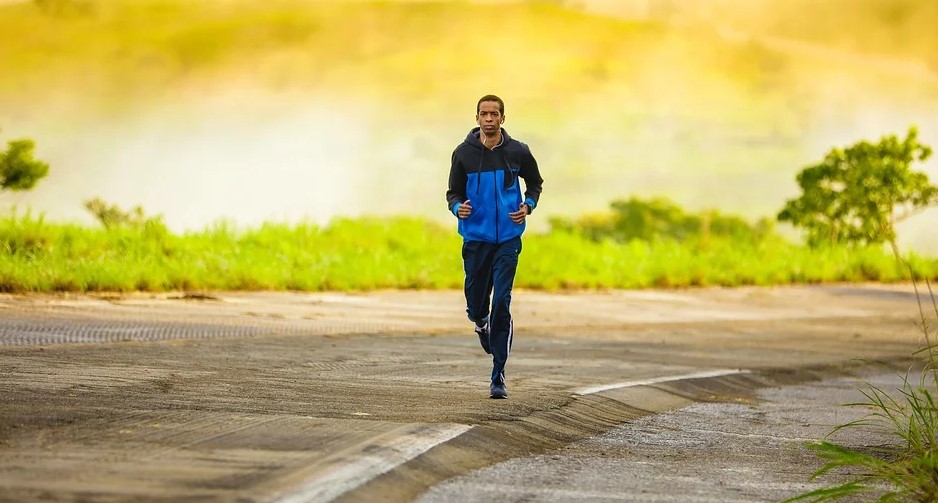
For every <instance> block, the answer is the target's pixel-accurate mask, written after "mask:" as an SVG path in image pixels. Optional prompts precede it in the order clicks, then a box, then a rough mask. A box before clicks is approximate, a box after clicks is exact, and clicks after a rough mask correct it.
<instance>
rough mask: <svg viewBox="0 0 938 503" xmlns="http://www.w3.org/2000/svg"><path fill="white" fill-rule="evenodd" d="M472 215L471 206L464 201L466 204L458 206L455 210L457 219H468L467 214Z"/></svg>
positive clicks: (467, 201)
mask: <svg viewBox="0 0 938 503" xmlns="http://www.w3.org/2000/svg"><path fill="white" fill-rule="evenodd" d="M470 213H472V206H470V205H469V200H468V199H466V202H464V203H462V204H460V205H459V208H456V216H457V217H459V218H469V214H470Z"/></svg>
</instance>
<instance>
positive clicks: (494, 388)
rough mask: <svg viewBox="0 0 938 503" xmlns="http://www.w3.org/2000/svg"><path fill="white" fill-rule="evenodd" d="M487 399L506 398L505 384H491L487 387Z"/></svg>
mask: <svg viewBox="0 0 938 503" xmlns="http://www.w3.org/2000/svg"><path fill="white" fill-rule="evenodd" d="M489 398H508V391H507V390H506V389H505V383H497V382H493V383H492V385H491V386H489Z"/></svg>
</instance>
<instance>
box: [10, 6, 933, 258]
mask: <svg viewBox="0 0 938 503" xmlns="http://www.w3.org/2000/svg"><path fill="white" fill-rule="evenodd" d="M936 23H938V2H931V1H926V0H922V1H913V0H820V1H809V0H777V1H770V0H722V1H721V0H683V1H678V0H634V1H629V0H617V1H612V0H606V1H601V0H600V1H589V0H571V1H559V0H557V1H543V2H524V1H512V2H509V1H504V2H499V1H475V2H472V1H437V2H431V1H374V2H365V1H346V2H328V1H315V2H313V1H301V0H272V1H270V0H268V1H259V0H257V1H248V0H214V1H213V0H205V1H196V0H108V1H105V0H42V1H28V2H17V1H12V2H11V1H8V0H7V1H0V129H2V132H0V140H4V141H5V140H8V139H13V138H20V137H30V138H33V139H35V140H36V142H37V156H38V157H40V158H41V159H43V160H46V161H48V162H49V163H50V164H51V171H50V175H49V177H48V178H47V179H45V180H43V181H42V182H40V184H39V185H38V186H37V188H36V189H34V190H33V191H31V192H26V193H4V194H0V208H7V207H10V206H12V205H17V206H18V207H19V208H21V209H24V208H27V207H29V208H32V209H33V210H34V211H41V212H44V213H45V214H46V215H47V217H48V218H50V219H56V220H75V221H80V222H89V223H90V222H92V218H91V216H90V215H88V214H87V213H86V212H85V210H84V209H83V207H82V202H83V201H85V200H87V199H90V198H92V197H101V198H102V199H104V200H106V201H109V202H115V203H118V204H121V205H122V206H127V207H130V206H134V205H137V204H140V205H142V206H143V207H144V208H145V209H146V210H147V212H148V213H154V214H155V213H161V214H163V215H164V216H165V218H166V222H167V224H169V226H170V227H171V228H173V229H178V230H183V229H194V228H201V227H204V226H205V225H207V224H209V223H211V222H214V221H217V220H219V219H227V220H230V221H233V222H235V223H236V224H238V225H245V226H248V225H255V224H258V223H260V222H262V221H270V220H274V221H286V222H294V221H298V220H311V221H316V222H324V221H327V220H329V219H330V218H332V217H334V216H338V215H343V216H356V215H364V214H378V215H390V214H393V215H402V214H403V215H415V216H425V217H427V218H430V219H435V220H441V221H447V220H448V219H451V218H452V217H451V216H450V215H449V214H448V213H447V210H446V205H445V202H444V198H443V193H444V191H445V190H446V180H447V174H448V170H449V160H450V154H451V152H452V150H453V148H454V147H455V146H456V145H457V144H458V143H459V142H460V141H461V140H462V138H463V137H464V136H465V134H466V132H467V131H468V130H469V129H470V128H471V127H472V126H473V125H474V119H473V116H474V112H475V104H476V100H477V99H478V98H479V97H480V96H482V95H483V94H487V93H495V94H498V95H500V96H501V97H502V98H504V100H505V101H506V116H507V121H506V124H505V128H506V129H507V131H508V132H509V133H510V134H511V135H512V136H514V137H517V138H519V139H521V140H523V141H525V142H526V143H528V144H529V145H530V146H531V148H532V150H533V152H534V154H535V156H536V157H537V158H538V161H539V162H540V164H541V171H542V174H543V175H544V178H545V180H546V181H545V186H544V198H543V201H542V204H541V206H540V207H539V209H538V210H539V211H538V216H539V217H543V216H549V215H566V216H575V215H582V214H585V213H591V212H596V211H601V210H603V209H605V208H606V207H607V206H608V203H609V202H610V201H611V200H613V199H615V198H622V197H628V196H630V195H637V196H639V197H652V196H665V197H669V198H671V199H673V200H674V201H675V202H677V203H678V204H680V205H682V206H685V207H687V208H689V209H691V210H697V209H707V208H716V209H720V210H721V211H725V212H730V213H737V214H741V215H745V216H747V217H749V218H752V219H755V218H758V217H763V216H774V214H775V213H776V212H777V211H778V210H779V209H780V208H781V207H782V205H783V204H784V201H785V199H787V198H789V197H793V196H794V195H796V189H797V186H796V184H795V181H794V176H795V174H796V173H797V172H798V171H800V169H801V168H803V167H804V166H805V165H807V164H811V163H814V162H816V161H819V160H820V159H821V158H822V157H823V155H824V153H826V152H827V151H828V150H829V149H830V148H831V147H834V146H842V145H848V144H852V143H854V142H856V141H858V140H861V139H869V140H876V139H878V138H879V137H880V136H882V135H884V134H889V133H896V134H904V132H905V131H906V130H907V129H908V127H909V126H910V125H917V126H919V129H920V131H921V139H922V141H923V142H924V143H926V144H929V145H932V146H933V147H938V51H936V49H938V30H935V29H934V26H935V25H936ZM924 170H925V171H927V172H928V173H929V175H930V177H931V179H932V182H933V183H935V182H938V166H936V162H935V161H934V160H933V161H932V162H930V163H929V164H928V165H926V166H925V167H924ZM936 224H938V213H936V212H934V211H932V212H926V213H925V214H924V215H922V216H918V217H915V218H913V219H911V220H910V221H909V222H908V223H906V224H904V225H903V227H902V228H900V231H899V232H900V238H901V240H902V241H903V242H905V243H907V244H911V245H913V246H914V247H915V248H916V249H919V250H922V251H926V252H931V253H934V252H936V251H938V237H935V236H936V233H934V232H933V231H930V230H931V229H934V228H935V226H936ZM531 225H532V230H534V231H537V230H544V229H546V218H536V219H534V218H532V221H531Z"/></svg>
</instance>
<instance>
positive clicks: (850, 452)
mask: <svg viewBox="0 0 938 503" xmlns="http://www.w3.org/2000/svg"><path fill="white" fill-rule="evenodd" d="M930 155H931V149H930V148H929V147H928V146H926V145H922V144H920V143H918V140H917V136H916V132H915V130H911V131H910V132H909V135H908V136H907V137H906V138H905V140H904V141H900V140H899V139H898V138H896V137H887V138H884V139H883V140H882V141H880V142H879V143H878V144H870V143H866V142H861V143H858V144H856V145H854V146H852V147H850V148H848V149H846V150H838V149H835V150H833V151H832V152H831V153H830V154H829V155H828V156H827V157H826V158H825V160H824V162H822V163H821V164H819V165H817V166H814V167H811V168H808V169H806V170H805V171H802V173H801V175H799V183H800V184H801V185H802V187H803V188H805V191H804V196H803V197H802V198H801V199H799V200H795V201H789V203H788V204H787V205H786V208H785V209H784V210H783V211H782V213H781V214H780V215H779V217H780V218H784V219H788V220H792V221H798V222H810V224H809V225H811V226H812V228H813V230H814V232H812V233H809V236H808V240H809V242H814V243H817V242H822V241H827V240H840V239H846V240H851V241H866V242H880V243H882V242H886V243H888V244H889V247H890V249H891V250H892V253H893V258H894V260H895V263H896V264H898V265H899V266H901V268H902V269H904V270H905V271H906V273H907V275H908V276H907V277H908V278H909V279H911V281H912V284H913V286H914V287H915V295H916V299H917V300H918V306H919V332H920V341H921V349H920V350H919V351H917V353H916V356H918V357H919V358H920V360H921V363H920V364H919V365H916V366H913V368H911V369H910V370H909V371H908V372H906V373H905V375H900V377H901V378H902V385H901V386H900V387H898V388H897V389H895V390H889V389H882V388H880V387H877V386H875V385H872V384H867V386H866V388H865V389H862V390H861V392H862V393H863V396H864V398H865V400H863V401H861V402H857V403H851V404H847V406H850V407H860V408H862V409H864V410H867V411H869V413H868V415H867V416H866V417H864V418H862V419H859V420H856V421H852V422H849V423H846V424H843V425H840V426H837V427H836V428H834V429H833V430H832V431H831V433H830V434H829V435H828V438H826V439H824V440H822V441H819V442H816V443H812V444H809V445H808V448H809V449H811V450H813V451H814V452H815V453H816V454H817V456H818V458H819V459H820V460H822V461H823V462H824V464H823V465H822V466H821V468H819V469H818V470H817V471H816V472H815V473H813V474H812V475H811V479H812V480H813V479H819V478H821V477H825V476H828V475H833V474H836V478H835V479H834V482H833V483H832V484H830V485H827V486H824V487H822V488H820V489H816V490H814V491H809V492H806V493H803V494H800V495H797V496H795V497H792V498H790V499H788V500H786V502H794V501H811V502H825V501H835V500H840V499H843V498H851V500H854V499H855V498H856V497H858V496H860V495H863V496H864V497H865V498H866V499H867V500H873V499H875V500H876V501H891V502H920V503H927V502H934V501H938V340H936V337H938V332H936V331H935V326H934V323H935V322H938V300H936V297H935V292H934V290H933V289H932V279H933V278H932V279H929V276H932V275H926V276H925V277H924V278H922V277H921V275H920V274H919V268H918V266H917V264H915V263H912V262H910V261H909V260H907V258H906V257H904V256H903V255H902V253H901V252H900V250H899V247H898V245H897V244H896V233H895V228H894V226H893V224H894V223H895V222H896V221H897V220H899V219H900V218H902V216H903V215H909V214H912V213H914V212H916V211H918V210H920V209H922V208H924V207H926V206H929V205H930V204H934V201H935V198H936V195H938V188H936V187H934V186H931V185H930V184H929V183H928V180H927V177H925V175H924V174H921V173H915V172H912V171H911V170H909V169H908V168H909V166H910V164H911V163H912V162H914V161H924V160H925V159H927V158H928V157H929V156H930ZM845 167H846V168H848V169H844V168H845ZM851 167H853V168H856V167H862V169H849V168H851ZM858 175H859V176H858ZM886 181H888V182H889V183H883V182H886ZM808 187H813V189H809V188H808ZM832 188H836V189H837V190H836V191H835V192H836V197H829V194H824V193H823V190H822V189H826V190H830V189H832ZM812 194H813V195H812ZM851 194H852V195H851ZM851 199H855V200H856V201H858V202H864V201H865V203H864V204H857V205H850V204H849V201H850V200H851ZM811 201H814V203H818V202H819V201H826V202H827V203H826V204H823V205H822V206H824V207H825V208H826V209H825V212H824V213H823V214H825V215H827V216H828V218H823V219H822V218H819V217H820V215H821V213H815V215H814V217H811V218H805V215H807V214H809V213H811V211H809V207H810V205H811V204H812V202H811ZM835 201H839V202H840V203H841V204H836V203H835ZM844 206H847V207H850V206H852V209H851V210H849V211H838V208H842V207H844ZM835 215H840V216H841V217H843V218H836V217H834V216H835ZM921 283H924V285H925V289H924V291H922V288H921ZM933 316H934V317H933ZM851 428H868V429H872V430H873V431H875V432H876V433H877V435H878V436H877V438H878V439H879V440H878V441H879V442H882V443H884V444H885V446H886V447H880V448H877V449H875V450H868V449H862V448H851V447H848V446H844V445H841V444H839V443H837V441H836V433H837V432H839V431H841V430H845V429H851ZM888 446H895V447H893V448H890V447H888Z"/></svg>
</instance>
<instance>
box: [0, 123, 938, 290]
mask: <svg viewBox="0 0 938 503" xmlns="http://www.w3.org/2000/svg"><path fill="white" fill-rule="evenodd" d="M11 145H13V144H11ZM11 151H15V149H12V147H11ZM17 152H20V153H19V154H16V157H15V158H17V159H20V160H21V161H22V159H27V158H28V159H29V162H26V161H23V162H19V163H14V164H15V165H16V166H20V168H18V169H19V170H18V171H15V172H16V173H20V175H19V178H17V180H18V182H17V183H18V184H20V186H23V187H26V186H30V187H31V186H32V185H35V183H36V181H37V180H38V179H40V178H42V177H43V176H45V175H46V173H47V172H48V167H47V166H45V165H44V164H42V163H41V161H36V160H35V159H32V158H31V157H30V156H26V155H25V154H23V153H22V151H17ZM930 154H931V150H930V148H929V147H928V146H926V145H922V144H920V143H919V142H918V139H917V132H916V131H915V129H914V128H913V129H911V130H910V131H909V133H908V134H907V136H906V137H905V138H904V139H899V138H897V137H896V136H887V137H884V138H883V139H881V140H880V141H879V142H878V143H875V144H873V143H868V142H860V143H858V144H856V145H854V146H852V147H850V148H847V149H833V150H832V151H831V153H830V154H828V156H826V157H825V159H824V160H823V161H822V162H821V163H820V164H818V165H817V166H811V167H808V168H805V169H804V170H803V171H802V172H801V174H799V176H798V181H799V184H800V185H801V187H802V189H803V194H802V195H801V196H800V197H799V198H797V199H793V200H790V201H788V202H787V203H786V206H785V208H784V209H783V210H782V211H781V212H780V213H779V215H778V220H782V221H787V222H791V223H792V224H793V225H794V226H795V227H797V228H801V229H804V230H805V232H806V236H807V239H806V244H798V243H793V242H791V241H790V240H788V239H785V238H784V237H782V236H781V235H780V234H779V233H778V231H777V230H776V225H775V222H774V221H770V220H765V219H763V220H761V221H758V222H748V221H746V220H745V219H743V218H740V217H737V216H732V215H724V214H722V213H720V212H718V211H706V212H701V213H697V214H694V213H688V212H686V211H684V210H683V209H682V208H680V207H679V206H677V205H675V204H674V203H672V202H669V201H667V200H664V199H651V200H642V199H638V198H631V199H627V200H625V199H623V200H618V201H614V202H613V203H612V204H611V205H610V210H609V211H607V212H605V213H602V214H598V215H588V216H584V217H580V218H575V219H564V218H556V219H553V220H552V222H551V230H550V232H548V233H545V234H540V235H536V234H532V235H530V236H528V237H527V238H526V244H525V249H526V250H528V251H527V252H523V254H524V259H523V260H522V261H521V265H520V266H519V267H520V269H519V274H518V278H517V282H516V284H517V286H518V287H521V288H536V289H546V290H558V289H584V288H646V287H685V286H709V285H720V286H738V285H774V284H790V283H824V282H859V281H887V282H888V281H900V280H903V279H907V276H906V268H907V267H908V266H907V265H903V264H902V263H900V262H897V261H896V260H895V259H894V258H893V257H892V256H891V255H890V253H889V251H888V248H887V247H886V244H889V245H891V247H892V248H891V249H892V250H893V253H898V249H897V248H896V245H895V237H896V236H895V228H894V224H895V222H896V221H898V220H900V219H901V218H903V217H904V216H907V215H911V214H914V213H915V212H916V211H920V210H921V209H924V208H925V207H927V206H929V205H932V204H934V203H935V200H936V196H938V188H936V187H934V186H932V185H931V184H930V182H929V180H928V178H927V176H926V175H924V174H923V173H921V172H916V171H914V170H913V169H912V167H913V164H915V163H916V162H921V161H925V160H926V159H927V158H928V156H929V155H930ZM10 155H11V154H5V157H0V159H8V158H10ZM30 163H32V164H30ZM24 165H30V166H33V168H32V169H31V170H28V169H24V168H22V166H24ZM6 173H9V171H6ZM24 173H25V174H24ZM7 176H8V177H9V175H7ZM85 208H86V209H87V210H88V211H89V212H90V213H91V214H92V215H94V217H95V219H96V220H97V221H98V222H99V223H100V226H97V227H87V226H81V225H76V224H62V223H53V222H47V221H46V220H45V219H44V218H43V217H42V216H36V215H34V214H32V213H29V212H26V213H24V214H18V213H16V212H15V211H14V212H13V213H11V214H9V215H8V216H5V217H3V218H0V291H6V292H48V291H76V292H87V291H134V290H143V291H166V290H307V291H318V290H371V289H380V288H459V287H460V286H461V284H462V272H461V271H462V265H461V263H460V261H459V260H460V259H459V253H458V250H459V246H460V238H459V237H458V236H457V235H456V233H455V231H454V229H452V227H453V226H445V225H441V224H438V223H433V222H428V221H424V220H420V219H416V218H402V217H397V218H377V217H374V218H361V219H338V220H335V221H333V222H331V223H330V224H329V225H324V226H320V225H315V224H311V223H306V224H295V225H288V224H277V223H269V224H265V225H262V226H260V227H259V228H255V229H238V228H236V227H235V226H234V225H231V224H226V223H224V222H222V223H218V224H216V225H213V226H211V227H209V228H207V229H204V230H202V231H200V232H188V233H183V234H177V233H173V232H171V231H170V230H169V229H168V228H167V227H166V225H165V224H164V222H163V220H162V218H161V217H160V216H158V215H156V216H151V215H147V214H146V212H145V210H144V209H143V208H141V207H135V208H132V209H130V210H124V209H122V208H120V207H119V206H117V205H113V204H108V203H106V202H104V201H102V200H100V199H93V200H90V201H87V202H86V203H85ZM903 260H905V261H907V263H908V264H910V265H911V269H912V270H914V271H915V277H916V278H919V279H926V278H928V279H934V278H936V277H938V261H936V260H935V259H933V258H926V257H920V256H917V255H914V254H910V255H908V256H907V257H903Z"/></svg>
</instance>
